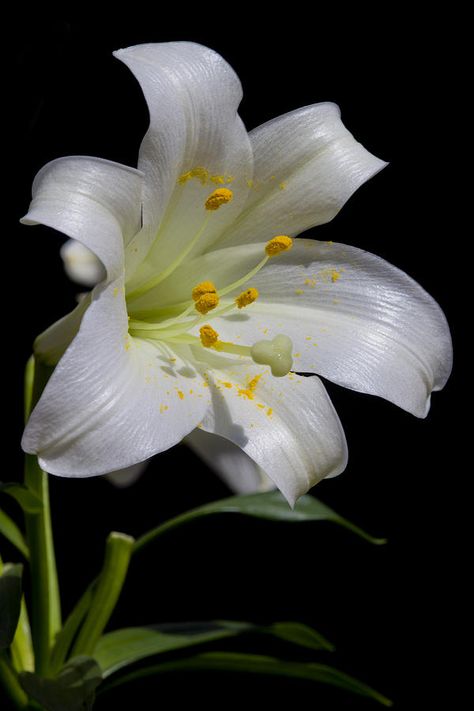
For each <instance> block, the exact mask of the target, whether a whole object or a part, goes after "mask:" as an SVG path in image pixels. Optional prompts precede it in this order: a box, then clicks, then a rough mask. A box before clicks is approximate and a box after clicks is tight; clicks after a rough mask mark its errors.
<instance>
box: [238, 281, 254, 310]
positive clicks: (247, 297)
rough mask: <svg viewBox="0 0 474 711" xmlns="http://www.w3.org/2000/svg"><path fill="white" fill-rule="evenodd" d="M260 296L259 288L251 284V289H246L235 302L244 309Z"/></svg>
mask: <svg viewBox="0 0 474 711" xmlns="http://www.w3.org/2000/svg"><path fill="white" fill-rule="evenodd" d="M257 298H258V289H255V287H253V286H251V287H250V288H249V289H246V290H245V291H243V292H242V293H241V294H239V295H238V297H237V298H236V300H235V303H236V304H237V307H238V308H239V309H243V308H244V307H245V306H248V305H249V304H253V302H254V301H256V299H257Z"/></svg>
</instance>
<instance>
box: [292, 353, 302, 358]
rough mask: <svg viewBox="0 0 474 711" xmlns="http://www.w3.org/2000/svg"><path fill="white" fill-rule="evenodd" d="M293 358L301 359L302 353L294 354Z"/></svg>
mask: <svg viewBox="0 0 474 711" xmlns="http://www.w3.org/2000/svg"><path fill="white" fill-rule="evenodd" d="M293 358H301V353H294V354H293Z"/></svg>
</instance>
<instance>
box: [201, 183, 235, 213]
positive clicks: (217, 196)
mask: <svg viewBox="0 0 474 711" xmlns="http://www.w3.org/2000/svg"><path fill="white" fill-rule="evenodd" d="M232 198H233V192H232V190H229V188H217V190H214V192H212V193H211V194H210V195H209V197H208V198H207V200H206V202H205V203H204V207H205V208H206V210H218V209H219V208H220V206H221V205H225V204H226V203H227V202H230V201H231V200H232Z"/></svg>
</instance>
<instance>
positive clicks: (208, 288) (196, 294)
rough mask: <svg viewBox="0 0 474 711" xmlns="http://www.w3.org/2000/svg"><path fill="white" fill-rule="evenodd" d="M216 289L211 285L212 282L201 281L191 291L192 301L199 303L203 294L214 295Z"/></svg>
mask: <svg viewBox="0 0 474 711" xmlns="http://www.w3.org/2000/svg"><path fill="white" fill-rule="evenodd" d="M216 293H217V289H216V287H215V286H214V284H213V283H212V281H202V282H201V283H200V284H198V285H197V286H195V287H194V289H193V291H192V297H193V301H199V299H200V298H201V296H204V294H216Z"/></svg>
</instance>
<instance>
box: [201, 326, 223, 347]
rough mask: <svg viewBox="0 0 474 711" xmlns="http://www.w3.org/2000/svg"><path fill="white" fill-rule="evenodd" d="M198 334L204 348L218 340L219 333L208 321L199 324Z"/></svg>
mask: <svg viewBox="0 0 474 711" xmlns="http://www.w3.org/2000/svg"><path fill="white" fill-rule="evenodd" d="M199 336H200V338H201V343H202V345H203V346H204V348H212V346H214V345H215V344H216V343H217V342H218V340H219V334H218V333H217V331H214V329H213V328H212V326H209V324H208V323H207V324H206V325H205V326H201V328H200V329H199Z"/></svg>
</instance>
